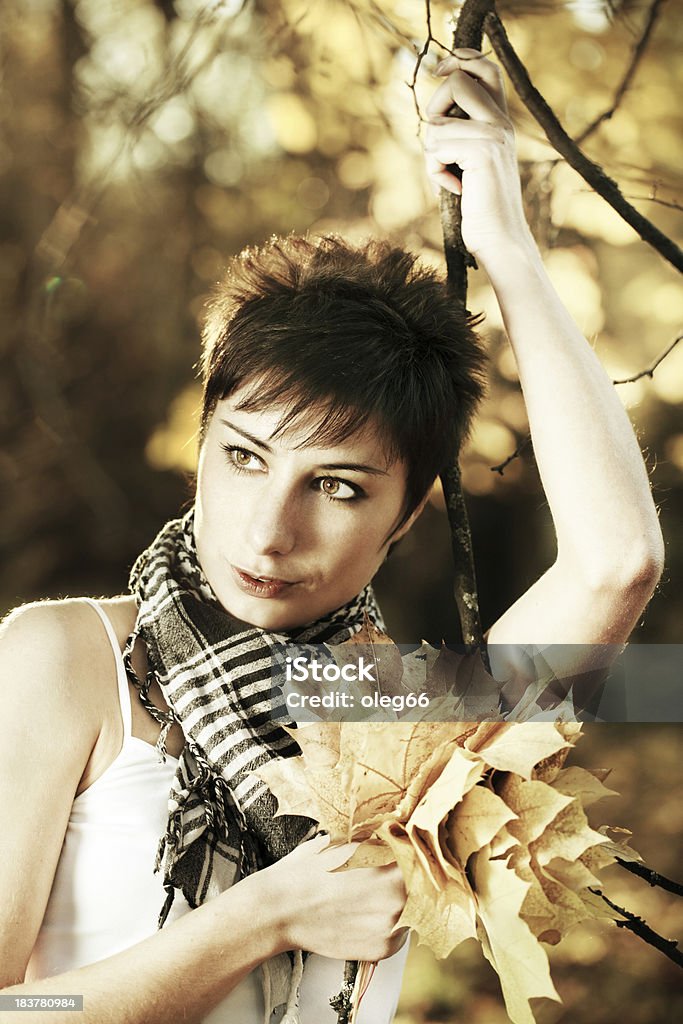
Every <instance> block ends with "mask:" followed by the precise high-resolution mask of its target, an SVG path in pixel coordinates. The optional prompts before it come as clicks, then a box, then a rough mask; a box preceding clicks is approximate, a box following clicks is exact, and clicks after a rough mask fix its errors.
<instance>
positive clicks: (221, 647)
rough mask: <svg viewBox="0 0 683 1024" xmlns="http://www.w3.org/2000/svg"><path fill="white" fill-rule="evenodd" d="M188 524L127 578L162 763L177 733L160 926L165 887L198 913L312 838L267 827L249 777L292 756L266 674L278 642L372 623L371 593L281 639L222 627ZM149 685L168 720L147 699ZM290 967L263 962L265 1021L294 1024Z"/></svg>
mask: <svg viewBox="0 0 683 1024" xmlns="http://www.w3.org/2000/svg"><path fill="white" fill-rule="evenodd" d="M193 524H194V512H193V510H192V511H190V512H188V513H187V514H186V515H185V516H184V517H183V518H182V519H177V520H172V521H171V522H169V523H167V524H166V526H164V528H163V529H162V531H161V532H160V533H159V535H158V536H157V538H156V539H155V540H154V541H153V542H152V544H151V546H150V547H149V548H148V549H147V550H146V551H144V552H143V553H142V554H141V555H140V557H139V558H138V560H137V561H136V563H135V565H134V566H133V570H132V572H131V577H130V589H131V592H132V593H133V594H134V596H135V599H136V602H137V605H138V617H137V620H136V623H135V629H134V631H133V633H132V634H131V636H130V637H129V638H128V642H127V644H126V648H125V651H124V663H125V665H126V671H127V673H128V676H129V678H130V679H131V681H132V682H133V683H134V684H135V686H136V687H137V689H138V692H139V696H140V700H141V702H142V703H143V705H144V706H145V707H146V708H147V710H148V711H149V712H150V714H152V715H153V717H154V718H155V719H156V720H157V721H159V722H160V723H161V725H162V730H161V734H160V736H159V740H158V742H157V749H158V750H159V753H160V756H161V757H162V759H165V740H166V736H167V733H168V730H169V729H170V728H171V726H172V725H173V723H174V722H177V723H179V724H180V726H181V727H182V730H183V733H184V735H185V747H184V749H183V751H182V754H181V756H180V759H179V763H178V768H177V770H176V774H175V777H174V779H173V784H172V786H171V792H170V794H169V818H168V824H167V828H166V833H165V835H164V836H162V838H161V840H160V843H159V849H158V852H157V860H156V865H155V870H159V869H162V870H163V880H164V888H165V890H166V894H167V895H166V901H165V903H164V906H163V907H162V909H161V913H160V915H159V927H161V926H162V925H163V923H164V921H165V920H166V918H167V916H168V913H169V910H170V908H171V904H172V902H173V897H174V895H175V891H176V889H180V890H181V891H182V893H183V895H184V896H185V899H186V900H187V902H188V903H189V905H190V907H197V906H199V905H200V904H202V903H204V902H205V901H206V900H209V899H211V898H212V897H214V896H217V895H218V894H219V893H220V892H223V891H224V890H225V889H227V888H228V887H229V886H230V885H232V884H233V882H235V881H237V880H238V879H239V878H241V877H243V876H244V875H246V874H250V873H252V872H254V871H258V870H259V869H260V868H263V867H265V866H267V865H268V864H272V863H273V862H274V861H275V860H278V859H280V858H281V857H284V856H285V855H286V854H287V853H289V852H290V851H291V850H293V849H294V848H295V847H296V846H297V845H298V844H299V843H300V842H302V841H303V840H304V839H306V838H307V837H308V836H309V835H312V834H313V833H314V832H315V828H316V826H315V823H314V822H313V821H311V820H310V819H308V818H303V817H294V816H290V815H280V816H278V817H275V812H276V809H277V804H276V801H275V798H274V797H273V796H272V794H271V793H270V791H269V790H268V789H267V787H266V786H265V784H264V783H263V782H261V781H260V780H259V779H257V778H256V777H255V776H254V774H253V771H254V769H255V768H257V767H260V766H261V765H263V764H265V763H266V762H267V761H270V760H271V759H273V758H278V757H292V756H295V755H296V754H298V753H299V752H300V751H299V747H298V745H297V744H296V743H295V742H294V741H293V740H292V738H291V737H290V736H289V734H288V733H287V732H285V730H284V729H283V728H282V724H281V723H283V722H284V723H285V724H288V725H293V723H292V722H291V720H290V719H289V716H288V715H287V714H286V708H285V704H284V699H283V697H282V694H281V692H280V690H279V688H278V687H274V685H273V679H272V674H271V667H272V665H273V662H274V660H276V661H281V657H282V651H283V645H284V644H285V643H291V642H297V643H325V644H337V643H341V642H343V641H344V640H347V639H348V638H349V637H350V636H352V635H353V634H354V633H356V632H358V630H359V629H360V628H361V626H362V624H363V620H364V618H365V617H366V616H369V618H370V619H371V621H373V622H375V623H376V624H378V625H380V626H381V625H382V623H381V618H380V615H379V611H378V609H377V606H376V604H375V601H374V597H373V594H372V590H371V588H370V586H368V587H366V588H365V590H363V591H362V592H361V594H359V595H358V597H356V598H355V599H354V600H353V601H350V602H349V603H348V604H346V605H344V606H343V607H342V608H340V609H338V610H337V611H335V612H332V613H330V614H329V615H327V616H326V617H324V618H322V619H319V620H318V621H317V622H315V623H312V624H309V625H307V626H304V627H301V628H299V629H296V630H293V631H288V632H287V633H286V634H285V633H271V632H268V631H266V630H264V629H260V628H258V627H255V626H250V625H248V624H246V623H244V622H241V621H239V620H237V619H234V618H232V617H231V616H230V615H229V614H228V613H227V612H226V611H225V609H224V608H223V607H222V606H221V605H220V604H219V602H218V600H217V598H216V597H215V595H214V593H213V591H212V589H211V586H210V585H209V583H208V581H207V579H206V577H205V576H204V574H203V572H202V569H201V566H200V564H199V561H198V558H197V552H196V548H195V542H194V533H193ZM138 640H140V641H141V642H142V643H143V644H144V647H145V649H146V653H147V661H148V673H147V677H146V679H143V680H141V679H139V678H138V677H137V675H136V674H135V671H134V669H133V666H132V664H131V658H132V653H133V648H134V646H135V644H136V642H137V641H138ZM154 680H156V681H157V683H158V684H159V686H160V688H161V691H162V693H163V695H164V698H165V700H166V703H167V704H168V706H169V709H170V710H169V711H168V712H167V713H163V712H161V711H159V710H158V709H157V708H156V707H155V705H154V704H153V703H152V701H151V700H150V699H149V687H150V685H151V684H152V682H153V681H154ZM294 963H295V971H294V974H293V972H292V959H291V958H290V957H289V956H287V955H285V954H283V955H281V956H279V957H276V958H275V959H274V960H270V961H268V962H267V963H266V964H264V972H263V982H264V996H265V1003H266V1007H265V1011H266V1015H265V1020H266V1021H268V1019H269V1017H270V1015H271V1013H272V1010H273V1008H274V1007H275V1006H278V1005H279V1004H281V1003H282V1002H287V1003H288V1008H289V1010H290V1012H291V1013H293V1014H294V1016H293V1017H292V1019H296V1017H295V1011H294V1010H293V1007H295V1005H296V994H295V989H296V983H297V982H298V978H299V976H300V971H301V957H300V954H298V959H297V958H296V957H295V959H294ZM296 968H298V970H296ZM293 979H294V980H293Z"/></svg>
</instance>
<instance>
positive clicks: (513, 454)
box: [489, 434, 531, 476]
mask: <svg viewBox="0 0 683 1024" xmlns="http://www.w3.org/2000/svg"><path fill="white" fill-rule="evenodd" d="M530 441H531V434H527V435H526V437H523V438H522V440H521V441H520V442H519V444H518V445H517V447H516V448H515V450H514V452H511V453H510V454H509V455H508V457H507V459H505V460H504V461H503V462H499V463H498V465H497V466H490V467H489V468H490V470H491V472H492V473H499V474H500V475H501V476H503V473H504V471H505V470H506V469H507V467H508V466H509V465H510V463H511V462H514V461H515V459H516V458H518V456H520V455H521V454H522V452H523V451H524V449H525V448H526V446H527V445H528V444H529V442H530Z"/></svg>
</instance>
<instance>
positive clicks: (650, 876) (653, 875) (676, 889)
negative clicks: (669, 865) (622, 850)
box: [617, 857, 683, 896]
mask: <svg viewBox="0 0 683 1024" xmlns="http://www.w3.org/2000/svg"><path fill="white" fill-rule="evenodd" d="M617 864H618V865H619V866H620V867H622V868H626V870H627V871H630V872H631V873H632V874H634V875H638V877H639V878H644V879H645V881H646V882H649V884H650V885H653V886H657V887H658V888H659V889H666V891H667V892H673V893H675V894H676V896H683V885H681V883H680V882H673V881H672V880H671V879H670V878H666V876H665V875H660V874H659V872H658V871H653V870H652V868H648V867H646V865H645V864H640V863H639V862H638V861H631V860H621V859H620V858H619V857H617Z"/></svg>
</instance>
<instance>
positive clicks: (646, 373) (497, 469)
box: [489, 334, 683, 476]
mask: <svg viewBox="0 0 683 1024" xmlns="http://www.w3.org/2000/svg"><path fill="white" fill-rule="evenodd" d="M679 341H683V334H679V335H678V336H677V337H676V338H674V340H673V341H672V342H671V344H670V345H667V347H666V348H665V349H664V351H663V352H661V353H660V354H659V355H658V356H657V358H656V359H655V361H654V363H653V364H652V366H648V367H647V369H645V370H641V371H640V373H635V374H634V375H633V376H632V377H624V378H623V380H613V381H612V383H613V384H633V383H634V382H635V381H637V380H640V379H641V377H650V379H652V376H653V374H654V372H655V370H656V369H657V367H658V366H659V364H660V363H662V362H663V361H664V360H665V359H666V357H667V356H668V355H669V353H670V352H673V350H674V349H675V347H676V345H678V343H679ZM530 441H531V434H527V435H526V436H525V437H523V438H522V440H521V441H520V442H519V444H518V445H517V447H516V448H515V450H514V451H513V452H510V454H509V455H508V457H507V458H506V459H504V460H503V462H499V463H498V465H497V466H489V469H490V470H491V472H492V473H499V474H500V476H503V473H504V470H505V469H507V467H508V466H509V465H510V463H511V462H514V460H515V459H516V458H518V456H519V455H521V453H522V451H523V450H524V448H526V446H527V444H528V443H529V442H530Z"/></svg>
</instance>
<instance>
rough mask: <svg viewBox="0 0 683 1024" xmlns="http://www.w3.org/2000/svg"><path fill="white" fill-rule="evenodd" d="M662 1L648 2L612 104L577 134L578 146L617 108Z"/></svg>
mask: <svg viewBox="0 0 683 1024" xmlns="http://www.w3.org/2000/svg"><path fill="white" fill-rule="evenodd" d="M663 3H664V0H653V2H652V3H651V4H650V9H649V11H648V15H647V18H646V19H645V25H644V26H643V31H642V34H641V36H640V39H639V40H638V42H637V43H636V45H635V46H634V47H633V52H632V54H631V60H630V61H629V63H628V67H627V68H626V72H625V74H624V76H623V78H622V80H621V82H620V83H619V86H618V88H617V90H616V92H615V94H614V99H613V100H612V106H611V107H608V109H607V110H604V111H603V112H602V114H600V115H599V116H598V117H596V118H595V120H594V121H591V123H590V124H589V125H588V127H587V128H584V130H583V131H582V132H581V134H580V135H579V136H577V138H576V144H577V145H578V146H580V145H581V144H582V143H583V142H585V141H586V139H587V138H588V137H589V136H590V135H592V134H593V132H594V131H595V130H596V128H599V126H600V125H601V124H602V123H603V121H609V119H610V118H611V117H613V116H614V114H615V113H616V111H617V109H618V108H619V104H620V103H621V101H622V100H623V98H624V96H625V95H626V93H627V91H628V90H629V88H630V86H631V82H632V81H633V77H634V75H635V73H636V71H637V70H638V65H639V64H640V62H641V60H642V58H643V54H644V53H645V50H646V49H647V44H648V42H649V41H650V36H651V35H652V29H653V28H654V25H655V22H656V21H657V18H658V17H659V13H660V10H661V7H662V4H663Z"/></svg>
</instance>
